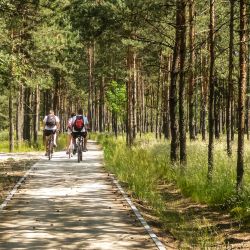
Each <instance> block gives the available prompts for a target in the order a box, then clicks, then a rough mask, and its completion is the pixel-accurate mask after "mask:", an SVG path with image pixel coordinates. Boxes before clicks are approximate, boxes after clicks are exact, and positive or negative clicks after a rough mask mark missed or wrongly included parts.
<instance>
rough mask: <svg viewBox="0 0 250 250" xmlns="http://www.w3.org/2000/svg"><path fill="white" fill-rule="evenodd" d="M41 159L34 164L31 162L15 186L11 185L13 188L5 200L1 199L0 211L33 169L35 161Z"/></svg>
mask: <svg viewBox="0 0 250 250" xmlns="http://www.w3.org/2000/svg"><path fill="white" fill-rule="evenodd" d="M39 161H41V159H39V160H38V161H37V162H36V163H35V164H33V165H32V166H31V167H30V169H29V170H27V171H26V172H25V174H24V175H23V177H22V178H21V179H20V180H19V181H18V182H17V183H16V184H15V186H14V187H13V189H12V190H11V191H10V192H9V194H8V196H7V197H6V198H5V200H4V201H3V203H2V204H1V205H0V212H1V211H2V210H4V208H5V207H6V206H7V205H8V203H9V202H10V201H11V199H12V198H13V196H14V195H15V193H16V192H17V190H18V188H19V187H20V186H21V185H22V183H23V181H24V180H25V179H26V178H27V177H28V176H29V174H30V172H31V171H33V170H34V168H35V166H36V165H37V163H38V162H39Z"/></svg>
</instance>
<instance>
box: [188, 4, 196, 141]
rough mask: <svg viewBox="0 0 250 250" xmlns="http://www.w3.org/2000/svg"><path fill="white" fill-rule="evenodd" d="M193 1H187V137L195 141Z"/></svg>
mask: <svg viewBox="0 0 250 250" xmlns="http://www.w3.org/2000/svg"><path fill="white" fill-rule="evenodd" d="M194 36H195V33H194V0H189V50H190V52H189V53H190V54H189V80H188V81H189V89H188V92H189V100H188V101H189V137H190V140H195V129H194V81H195V80H194Z"/></svg>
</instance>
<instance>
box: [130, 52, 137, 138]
mask: <svg viewBox="0 0 250 250" xmlns="http://www.w3.org/2000/svg"><path fill="white" fill-rule="evenodd" d="M132 58H133V66H132V68H131V70H133V79H132V81H131V82H132V114H133V115H132V131H133V132H132V133H133V140H135V138H136V133H137V68H136V67H137V65H136V53H135V52H134V51H133V54H132Z"/></svg>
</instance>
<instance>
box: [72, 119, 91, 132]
mask: <svg viewBox="0 0 250 250" xmlns="http://www.w3.org/2000/svg"><path fill="white" fill-rule="evenodd" d="M77 116H82V117H83V121H84V127H83V128H82V130H81V131H80V132H85V131H86V127H85V126H86V125H88V124H89V121H88V118H87V116H85V115H76V116H74V117H73V118H72V127H73V130H72V131H73V132H79V131H76V130H75V129H74V126H73V124H74V123H75V120H76V117H77Z"/></svg>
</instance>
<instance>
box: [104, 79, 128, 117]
mask: <svg viewBox="0 0 250 250" xmlns="http://www.w3.org/2000/svg"><path fill="white" fill-rule="evenodd" d="M106 98H107V104H108V108H109V109H110V110H111V111H112V112H115V113H117V114H120V115H122V114H124V112H125V108H126V107H125V104H126V86H125V84H124V83H118V82H116V81H112V82H110V84H109V85H108V88H107V91H106Z"/></svg>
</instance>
